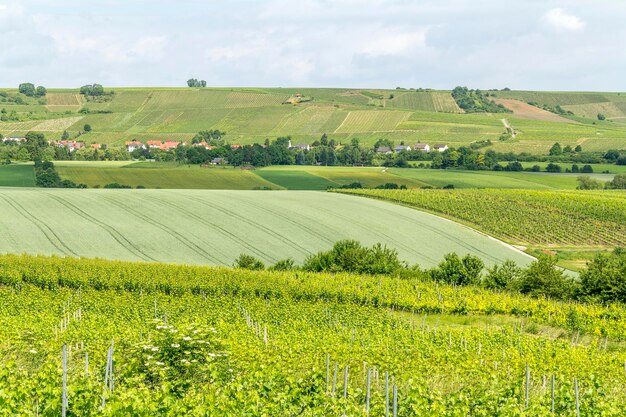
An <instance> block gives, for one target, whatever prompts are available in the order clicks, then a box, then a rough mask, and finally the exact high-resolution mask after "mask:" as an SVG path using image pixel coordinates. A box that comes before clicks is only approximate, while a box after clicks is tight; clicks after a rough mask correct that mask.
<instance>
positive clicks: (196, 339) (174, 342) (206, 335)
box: [128, 324, 230, 394]
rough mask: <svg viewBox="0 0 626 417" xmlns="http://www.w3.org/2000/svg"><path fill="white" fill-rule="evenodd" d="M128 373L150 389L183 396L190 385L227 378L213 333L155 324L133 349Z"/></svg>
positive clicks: (225, 363) (226, 367)
mask: <svg viewBox="0 0 626 417" xmlns="http://www.w3.org/2000/svg"><path fill="white" fill-rule="evenodd" d="M134 353H135V354H134V355H133V358H134V359H133V361H132V363H131V364H130V366H129V367H128V370H129V371H130V372H132V374H133V375H128V376H129V377H131V378H133V377H140V378H141V379H142V380H143V382H144V383H146V384H147V385H148V386H150V387H152V388H155V389H156V388H166V389H168V390H169V391H172V392H176V393H180V394H182V393H184V392H185V391H186V390H187V388H188V387H189V386H190V385H191V384H192V383H193V382H206V381H209V382H211V381H218V380H224V379H226V378H230V371H229V365H228V354H227V353H226V352H224V350H223V347H222V344H221V343H220V340H219V337H218V334H217V331H216V330H215V329H214V328H212V327H208V326H204V325H190V326H187V327H185V328H181V329H177V328H175V327H174V326H169V325H164V324H158V325H156V326H155V329H154V330H153V331H152V332H151V333H150V338H149V339H148V340H146V341H144V342H143V343H141V344H140V345H138V346H136V347H135V352H134Z"/></svg>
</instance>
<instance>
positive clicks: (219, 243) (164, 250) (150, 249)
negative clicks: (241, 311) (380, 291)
mask: <svg viewBox="0 0 626 417" xmlns="http://www.w3.org/2000/svg"><path fill="white" fill-rule="evenodd" d="M128 170H129V171H137V172H139V171H142V169H128ZM0 213H2V216H4V219H5V221H4V222H3V223H4V225H5V229H4V232H3V239H2V240H1V241H0V253H29V254H45V255H52V254H56V255H65V256H81V257H91V258H94V257H99V258H110V259H122V260H147V261H160V262H168V263H170V262H172V263H190V264H213V265H231V264H232V263H233V262H234V260H235V258H236V257H238V256H239V254H241V253H247V254H250V255H253V256H257V257H259V258H261V259H262V260H263V261H265V262H266V263H273V262H275V261H276V260H278V259H284V258H288V257H291V258H293V259H295V260H296V261H297V262H302V261H303V260H304V259H305V258H306V257H308V256H310V255H311V254H313V253H315V252H317V251H320V250H326V249H328V248H329V247H331V246H332V245H333V243H334V242H336V241H337V240H340V239H357V240H359V241H361V242H362V243H363V244H365V245H372V244H375V243H377V242H381V243H383V244H385V245H387V246H389V247H391V248H394V249H396V250H398V253H399V255H400V257H401V258H402V259H403V260H406V261H408V262H410V263H412V264H413V263H419V264H420V265H422V266H424V267H428V266H434V265H436V264H437V263H439V262H440V261H441V259H442V257H443V255H444V254H446V253H450V252H457V253H459V254H465V253H472V254H475V255H477V256H480V257H481V258H483V259H484V260H485V262H486V263H487V264H493V263H494V262H501V261H503V260H505V259H508V258H511V259H514V260H515V261H517V262H519V263H521V264H527V263H528V262H529V261H530V260H531V259H532V258H530V257H528V256H526V255H525V254H522V253H520V252H518V251H516V250H514V249H512V248H511V247H509V246H507V245H505V244H503V243H501V242H499V241H496V240H493V239H491V238H488V237H486V236H484V235H482V234H480V233H477V232H475V231H474V230H472V229H469V228H467V227H465V226H462V225H460V224H456V223H453V222H450V221H449V220H446V219H443V218H440V217H437V216H434V215H431V214H428V213H423V212H419V211H416V210H412V209H410V208H405V207H401V206H398V205H395V204H389V203H386V202H381V201H376V200H364V199H361V198H357V197H352V196H346V195H341V194H335V193H318V192H298V191H288V192H287V191H285V192H265V191H194V190H178V191H170V190H46V191H44V190H25V189H9V188H6V189H2V190H0ZM9 219H10V221H9ZM24 236H28V239H24V238H23V237H24Z"/></svg>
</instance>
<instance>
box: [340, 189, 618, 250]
mask: <svg viewBox="0 0 626 417" xmlns="http://www.w3.org/2000/svg"><path fill="white" fill-rule="evenodd" d="M341 192H345V193H349V194H356V195H363V196H368V197H373V198H377V199H383V200H390V201H395V202H397V203H401V204H403V205H408V206H412V207H416V208H420V209H425V210H428V211H432V212H435V213H439V214H443V215H445V216H447V217H450V218H453V219H457V220H460V221H462V222H464V223H467V224H470V225H472V226H474V227H476V228H477V229H479V230H481V231H484V232H485V233H488V234H490V235H492V236H495V237H498V238H500V239H503V240H505V241H507V242H510V243H513V244H517V245H538V246H543V247H546V246H566V245H570V246H598V247H616V246H626V192H620V191H617V192H613V191H595V192H590V191H536V190H450V191H448V190H341Z"/></svg>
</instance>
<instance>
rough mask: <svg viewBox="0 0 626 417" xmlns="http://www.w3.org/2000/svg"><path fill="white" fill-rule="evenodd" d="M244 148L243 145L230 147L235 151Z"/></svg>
mask: <svg viewBox="0 0 626 417" xmlns="http://www.w3.org/2000/svg"><path fill="white" fill-rule="evenodd" d="M241 148H242V146H241V145H230V149H232V150H235V149H241Z"/></svg>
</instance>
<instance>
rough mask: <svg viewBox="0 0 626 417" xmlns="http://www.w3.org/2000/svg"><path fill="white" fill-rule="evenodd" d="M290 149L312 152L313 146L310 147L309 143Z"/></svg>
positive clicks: (290, 147)
mask: <svg viewBox="0 0 626 417" xmlns="http://www.w3.org/2000/svg"><path fill="white" fill-rule="evenodd" d="M289 149H295V150H297V151H310V150H311V145H309V144H308V143H298V144H296V145H293V146H291V145H290V146H289Z"/></svg>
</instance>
